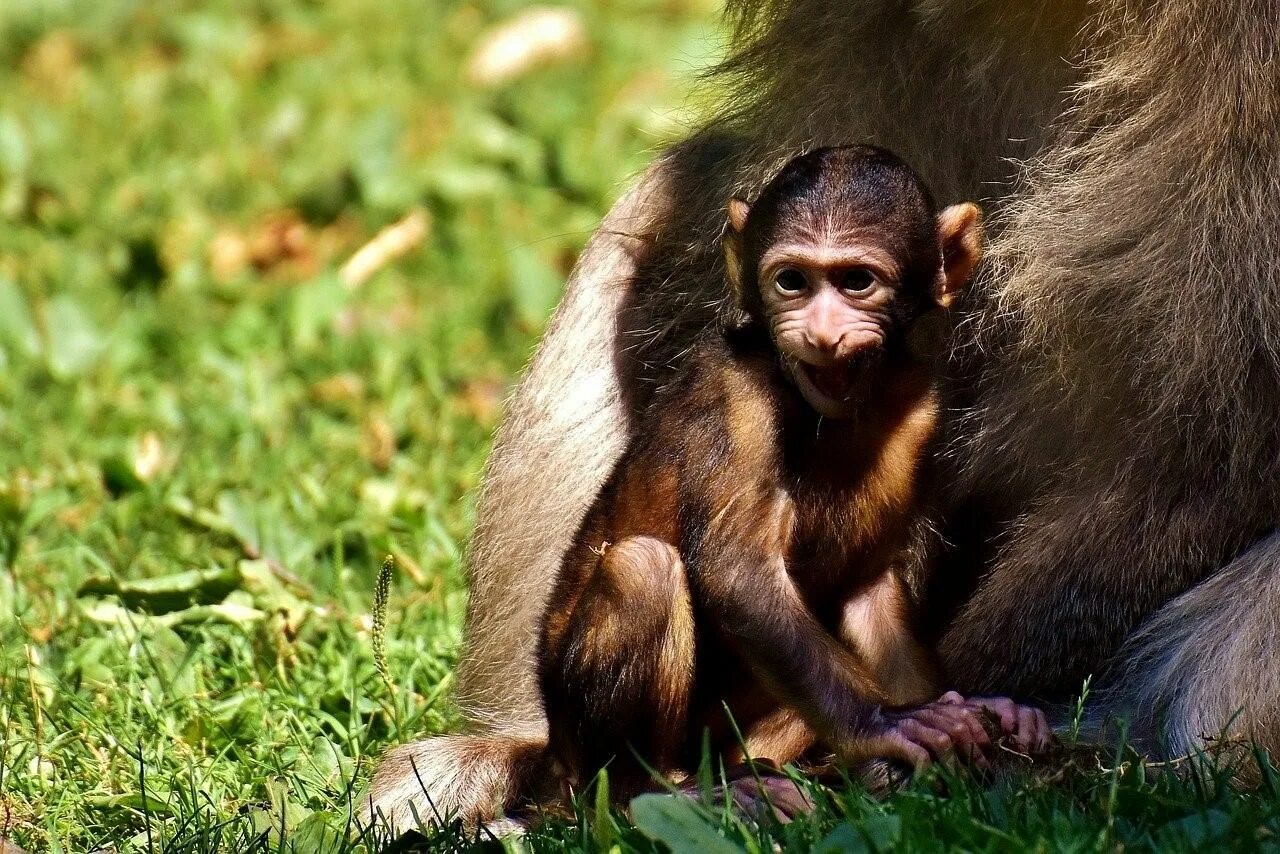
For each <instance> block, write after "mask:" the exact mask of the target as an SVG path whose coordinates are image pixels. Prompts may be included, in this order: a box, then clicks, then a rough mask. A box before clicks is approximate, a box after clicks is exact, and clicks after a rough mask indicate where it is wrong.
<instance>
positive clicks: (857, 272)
mask: <svg viewBox="0 0 1280 854" xmlns="http://www.w3.org/2000/svg"><path fill="white" fill-rule="evenodd" d="M838 281H839V284H840V290H842V291H844V292H845V293H849V294H854V295H858V296H860V295H862V294H865V293H867V292H868V291H870V290H871V289H872V288H874V287H875V286H876V274H875V273H873V272H871V271H870V270H867V269H864V268H862V267H854V268H853V269H851V270H845V271H844V272H843V273H841V274H840V276H839V279H838Z"/></svg>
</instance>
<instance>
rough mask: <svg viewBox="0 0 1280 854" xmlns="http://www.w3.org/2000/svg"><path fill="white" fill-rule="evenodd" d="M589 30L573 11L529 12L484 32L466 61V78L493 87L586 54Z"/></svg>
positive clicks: (540, 8)
mask: <svg viewBox="0 0 1280 854" xmlns="http://www.w3.org/2000/svg"><path fill="white" fill-rule="evenodd" d="M587 45H588V43H587V28H586V25H585V24H583V22H582V18H581V16H580V15H579V14H578V13H577V12H575V11H573V10H572V9H565V8H561V7H552V6H543V7H537V8H533V9H528V10H526V11H524V12H521V13H520V14H518V15H515V16H514V17H511V18H508V19H507V20H506V21H503V22H502V23H501V24H499V25H497V26H496V27H494V28H493V29H491V30H489V31H488V32H487V33H485V35H484V36H482V37H481V39H480V43H479V45H477V46H476V49H475V51H474V52H473V53H472V54H471V58H470V59H469V60H468V61H467V67H466V74H467V79H468V80H470V81H471V82H472V83H474V84H475V85H477V86H482V87H485V88H491V87H496V86H501V85H503V84H505V83H509V82H511V81H512V80H516V79H518V78H520V77H523V76H524V75H526V74H528V73H529V72H531V71H534V70H536V69H539V68H545V67H547V66H550V65H557V64H559V63H562V62H568V61H570V60H572V59H576V58H578V57H580V56H582V55H583V54H585V53H586V52H587Z"/></svg>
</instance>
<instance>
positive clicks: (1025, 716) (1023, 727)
mask: <svg viewBox="0 0 1280 854" xmlns="http://www.w3.org/2000/svg"><path fill="white" fill-rule="evenodd" d="M1038 730H1039V724H1038V722H1037V721H1036V710H1035V709H1033V708H1031V707H1030V706H1019V707H1018V732H1017V735H1015V736H1014V741H1016V742H1017V744H1018V747H1020V748H1021V749H1023V750H1025V751H1027V752H1028V753H1030V752H1033V751H1035V750H1037V745H1038V744H1039V741H1040V733H1039V732H1038Z"/></svg>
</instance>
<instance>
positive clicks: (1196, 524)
mask: <svg viewBox="0 0 1280 854" xmlns="http://www.w3.org/2000/svg"><path fill="white" fill-rule="evenodd" d="M1100 32H1101V35H1100V36H1099V38H1098V40H1097V44H1099V45H1100V46H1101V49H1100V50H1099V51H1098V52H1097V53H1096V54H1095V55H1094V56H1093V58H1092V62H1091V65H1090V67H1089V69H1088V70H1089V77H1088V79H1087V81H1086V82H1085V84H1084V85H1083V86H1082V87H1081V89H1080V90H1079V92H1078V95H1077V97H1076V103H1075V105H1074V109H1073V110H1072V111H1071V112H1070V113H1068V116H1069V121H1068V123H1067V124H1066V126H1065V128H1064V130H1065V135H1064V140H1065V143H1064V145H1062V146H1061V147H1059V148H1057V149H1056V150H1053V151H1050V152H1048V153H1047V155H1046V157H1045V159H1044V160H1043V161H1042V163H1041V164H1040V165H1039V166H1037V167H1036V168H1034V169H1033V170H1032V172H1031V183H1030V188H1029V191H1028V192H1027V193H1026V194H1025V195H1024V196H1023V197H1022V198H1021V200H1020V202H1019V205H1018V206H1017V207H1016V208H1015V210H1014V216H1013V217H1012V219H1011V223H1010V225H1009V226H1008V227H1007V228H1006V229H1005V231H1004V232H1003V235H1002V236H1001V237H1000V239H998V240H997V241H996V242H995V245H994V247H993V252H994V257H995V258H996V259H997V261H1002V262H1003V268H1002V269H1000V270H998V273H999V274H1000V275H999V277H998V279H997V289H996V293H995V297H994V299H993V300H992V303H991V305H990V306H988V308H987V311H986V313H985V315H984V317H983V318H982V323H981V329H980V334H979V337H978V341H979V343H981V345H982V347H981V348H980V349H981V350H982V351H983V359H984V362H983V365H982V368H981V378H982V382H981V385H980V390H979V394H978V397H977V400H976V404H975V405H974V407H973V408H972V409H971V411H970V412H969V413H968V414H967V417H966V418H964V419H961V420H960V421H959V422H958V423H957V425H956V427H957V433H958V434H959V440H958V441H957V444H956V458H957V459H959V460H961V461H962V463H963V466H962V468H961V471H960V473H959V477H960V479H959V480H958V481H957V482H956V485H957V487H958V488H959V489H960V490H962V491H963V492H964V493H965V494H966V495H968V496H969V497H970V498H973V497H974V496H977V497H978V503H980V504H982V505H983V506H985V507H988V508H989V507H990V506H992V505H993V504H995V503H996V499H997V498H999V499H1002V500H1003V502H1004V503H1005V506H1006V509H1007V510H1008V511H1009V518H1011V519H1016V522H1012V523H1009V524H1008V525H1007V526H1005V527H1004V528H1003V529H1002V530H999V531H997V532H996V533H997V535H998V536H997V538H996V540H995V542H996V543H997V547H998V548H997V551H996V554H995V555H994V556H993V557H994V560H993V562H991V563H985V562H983V561H981V560H978V561H972V556H971V555H968V554H962V555H959V557H960V558H962V561H967V562H969V563H970V565H971V566H973V565H975V564H976V567H977V568H979V569H980V570H981V572H982V575H981V581H980V583H978V585H977V587H976V591H975V592H974V594H973V595H972V597H971V598H969V599H968V601H967V602H966V603H965V604H964V606H963V608H962V609H961V610H960V612H959V615H958V618H957V619H956V620H955V622H954V623H953V624H952V626H951V628H950V630H949V631H948V632H947V633H946V634H945V635H944V636H943V637H942V639H941V642H940V653H941V655H942V657H943V659H944V663H945V665H946V666H947V670H948V672H949V673H950V675H951V676H952V677H953V678H954V679H955V680H956V683H957V684H956V687H957V688H959V689H960V690H961V691H962V692H963V691H969V690H973V691H994V692H999V693H1012V694H1014V695H1021V696H1024V697H1025V696H1042V697H1054V696H1059V697H1060V696H1062V695H1064V694H1069V693H1070V692H1072V691H1075V690H1078V689H1079V687H1080V685H1081V682H1082V680H1083V679H1084V677H1085V676H1086V675H1088V674H1091V673H1093V674H1099V673H1101V672H1102V671H1103V670H1104V668H1106V667H1107V665H1108V663H1109V659H1113V657H1114V656H1115V653H1116V652H1117V651H1118V650H1121V647H1122V645H1123V644H1125V642H1126V638H1128V636H1129V635H1130V634H1131V633H1132V632H1133V631H1134V630H1135V629H1138V628H1139V626H1141V625H1142V624H1143V622H1144V621H1146V620H1148V619H1149V620H1150V622H1148V623H1147V625H1146V628H1145V629H1143V630H1142V631H1141V633H1140V634H1139V635H1138V636H1136V637H1135V638H1134V639H1132V640H1130V641H1129V645H1128V646H1127V647H1125V648H1124V650H1123V651H1122V652H1120V656H1121V660H1120V661H1118V662H1117V661H1111V662H1110V663H1111V665H1112V666H1119V667H1120V668H1121V670H1122V672H1128V673H1129V674H1130V675H1131V676H1133V677H1134V678H1136V679H1139V680H1140V682H1139V683H1137V684H1135V685H1133V686H1132V687H1133V689H1134V692H1135V696H1137V697H1139V698H1142V697H1162V698H1163V700H1164V702H1163V706H1164V707H1165V709H1164V710H1165V711H1166V712H1168V713H1169V714H1171V715H1172V716H1173V719H1171V720H1170V721H1169V724H1170V727H1171V730H1172V732H1173V734H1174V735H1175V736H1176V739H1175V741H1178V742H1180V743H1181V744H1182V745H1185V744H1186V738H1185V733H1187V732H1195V733H1197V734H1198V733H1199V732H1201V731H1208V732H1209V733H1213V732H1214V731H1216V729H1217V728H1218V727H1221V726H1224V725H1226V724H1227V723H1228V721H1229V719H1230V718H1231V715H1232V714H1233V712H1234V711H1235V709H1231V708H1229V706H1231V705H1232V704H1238V705H1239V706H1241V707H1243V711H1244V716H1243V717H1242V718H1240V719H1239V720H1238V724H1239V725H1240V727H1241V729H1242V731H1246V732H1248V733H1250V734H1251V735H1254V736H1257V737H1259V738H1262V739H1263V741H1264V743H1267V744H1269V745H1272V746H1280V693H1277V692H1275V691H1274V690H1271V692H1270V693H1269V694H1263V693H1260V692H1259V690H1257V689H1258V688H1260V687H1261V688H1271V689H1274V687H1275V686H1276V684H1277V682H1278V681H1280V665H1277V664H1276V662H1277V660H1280V628H1278V627H1277V624H1276V617H1275V614H1276V612H1277V609H1280V589H1278V588H1277V584H1278V582H1277V579H1276V572H1277V571H1278V570H1277V569H1276V566H1277V563H1276V558H1277V549H1276V546H1275V540H1274V538H1273V539H1271V540H1268V541H1266V542H1264V543H1262V544H1259V545H1257V546H1254V547H1253V548H1252V549H1250V546H1251V544H1253V543H1254V541H1255V540H1257V538H1258V537H1259V536H1260V535H1262V534H1263V533H1265V532H1267V531H1269V530H1271V529H1274V528H1275V526H1276V525H1277V523H1280V465H1278V464H1277V459H1280V358H1277V346H1276V342H1277V341H1280V308H1278V307H1277V306H1280V301H1278V299H1277V297H1278V295H1280V232H1277V230H1276V228H1275V224H1274V223H1275V212H1276V211H1277V210H1280V182H1278V181H1277V180H1276V175H1277V174H1280V122H1278V117H1280V50H1277V45H1278V44H1280V5H1277V4H1276V3H1274V2H1262V1H1261V0H1259V2H1244V3H1240V2H1229V0H1177V2H1155V3H1142V4H1140V3H1133V2H1123V3H1116V4H1114V8H1113V9H1111V10H1110V11H1109V12H1108V14H1107V15H1106V16H1105V18H1104V20H1103V21H1102V27H1101V29H1100ZM953 518H955V517H953ZM970 518H972V517H970ZM1246 550H1247V551H1246ZM1242 553H1243V556H1241V557H1238V558H1237V555H1241V554H1242ZM959 568H961V567H960V566H956V567H944V569H943V570H942V572H940V573H939V575H940V576H944V575H951V573H950V570H951V569H959ZM953 577H954V576H953ZM1206 578H1207V579H1209V580H1208V581H1205V580H1204V579H1206ZM1197 584H1199V585H1200V586H1198V587H1197V586H1196V585H1197ZM1187 591H1190V592H1187ZM1179 597H1180V598H1179ZM1126 657H1132V660H1131V661H1125V660H1124V658H1126ZM1126 665H1127V666H1126ZM1188 667H1189V668H1194V670H1193V671H1188V670H1185V669H1183V668H1188ZM1162 674H1163V675H1165V676H1168V677H1169V679H1170V681H1169V682H1168V683H1166V684H1165V685H1163V686H1161V685H1159V684H1158V683H1157V682H1155V681H1153V680H1156V679H1159V678H1160V677H1161V675H1162ZM1166 692H1167V693H1166ZM1121 693H1122V694H1123V690H1122V691H1121ZM1121 705H1123V703H1122V704H1121ZM1138 711H1139V712H1140V713H1141V714H1144V715H1149V714H1151V713H1152V710H1151V709H1150V708H1148V709H1139V710H1138ZM1140 723H1142V724H1143V725H1144V727H1146V728H1149V727H1150V725H1152V724H1153V723H1154V722H1153V721H1150V720H1148V721H1144V722H1140ZM1179 733H1181V734H1184V735H1178V734H1179Z"/></svg>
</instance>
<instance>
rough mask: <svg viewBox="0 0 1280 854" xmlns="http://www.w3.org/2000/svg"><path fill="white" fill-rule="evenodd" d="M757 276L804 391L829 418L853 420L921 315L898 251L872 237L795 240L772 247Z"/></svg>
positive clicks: (775, 334)
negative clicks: (890, 353) (882, 365)
mask: <svg viewBox="0 0 1280 854" xmlns="http://www.w3.org/2000/svg"><path fill="white" fill-rule="evenodd" d="M755 272H756V276H754V277H753V278H755V279H756V282H757V283H758V288H759V293H760V305H761V308H762V312H763V315H764V319H765V321H766V323H767V324H768V327H769V331H770V335H771V336H772V338H773V340H774V343H775V345H776V346H777V348H778V353H779V355H780V356H781V358H782V360H783V363H784V364H785V365H786V366H787V369H788V371H789V373H790V374H791V377H792V379H793V380H794V382H795V384H796V388H797V389H798V390H799V391H800V394H801V395H802V396H803V397H804V399H805V400H806V401H807V402H808V403H809V405H810V406H812V407H813V408H814V410H815V411H817V412H818V413H819V414H821V415H823V416H826V417H828V418H844V417H847V416H849V415H851V414H852V413H853V410H854V408H855V407H856V406H857V404H858V402H859V401H860V400H862V399H864V398H865V397H866V394H867V392H868V391H869V390H870V387H871V383H872V381H873V379H874V376H875V374H876V365H877V364H878V363H879V362H880V361H881V360H882V359H883V357H884V354H885V350H886V346H887V345H888V344H889V343H890V341H891V339H892V338H893V337H894V336H895V335H896V334H897V333H899V332H901V331H902V326H903V325H904V324H905V323H906V322H907V321H908V319H909V316H910V315H912V314H914V313H916V312H915V311H914V310H913V309H914V306H913V305H911V303H912V302H913V300H911V299H910V296H911V295H910V294H907V293H905V292H904V291H905V289H904V288H903V287H902V284H901V276H902V273H903V271H902V270H901V268H900V266H899V264H898V263H897V261H896V259H895V257H894V254H893V253H892V252H891V251H889V250H888V249H887V248H886V247H884V246H883V245H880V244H879V243H878V242H877V241H876V240H874V239H872V238H871V236H870V235H861V236H859V235H848V234H846V235H841V236H840V237H839V239H813V238H809V239H800V238H799V237H798V236H796V237H792V238H790V239H785V240H783V241H781V242H779V243H777V244H774V245H772V246H770V247H768V248H767V249H766V250H765V251H764V253H763V254H762V255H761V256H760V258H759V261H758V265H757V269H756V271H755Z"/></svg>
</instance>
